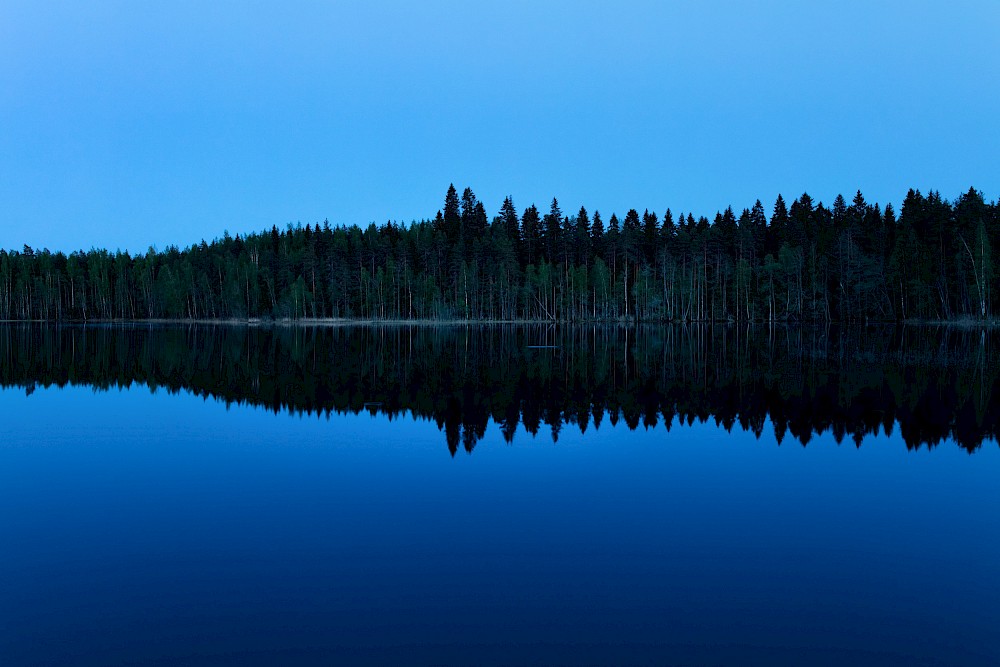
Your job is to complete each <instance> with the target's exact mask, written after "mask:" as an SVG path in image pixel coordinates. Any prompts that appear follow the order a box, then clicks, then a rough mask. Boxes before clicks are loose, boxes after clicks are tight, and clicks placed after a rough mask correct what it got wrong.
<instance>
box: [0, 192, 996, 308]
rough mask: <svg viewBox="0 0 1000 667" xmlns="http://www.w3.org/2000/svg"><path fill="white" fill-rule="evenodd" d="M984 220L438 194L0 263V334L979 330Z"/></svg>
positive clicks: (979, 200)
mask: <svg viewBox="0 0 1000 667" xmlns="http://www.w3.org/2000/svg"><path fill="white" fill-rule="evenodd" d="M995 250H1000V206H998V205H997V204H991V203H988V202H986V201H985V200H984V199H983V196H982V194H981V193H979V192H977V191H976V190H974V189H970V190H969V191H968V192H966V193H965V194H963V195H961V196H960V197H958V198H957V199H956V200H955V201H954V202H949V201H947V200H945V199H943V198H942V197H941V196H940V195H939V194H938V193H936V192H933V191H932V192H930V193H929V194H928V195H926V196H925V195H923V194H921V193H920V192H918V191H913V190H911V191H910V192H909V193H908V194H907V195H906V198H905V200H904V201H903V205H902V208H901V209H900V212H899V216H898V217H897V215H896V212H895V211H894V210H893V208H892V207H891V205H886V207H885V208H884V209H882V208H880V207H879V206H878V205H877V204H870V203H868V202H866V201H865V198H864V197H863V196H862V195H861V193H860V192H858V193H857V195H856V196H855V197H854V198H853V200H852V201H851V202H850V203H848V202H847V201H846V200H845V199H844V198H843V197H837V199H836V200H835V201H834V202H833V204H832V205H831V206H829V207H828V206H824V205H823V204H822V203H821V202H820V203H817V202H814V201H813V200H812V198H811V197H809V195H808V194H803V195H802V196H800V197H799V198H798V199H796V200H794V201H792V202H791V204H787V205H786V203H785V200H784V199H783V198H782V197H780V196H779V197H778V198H777V200H776V201H775V203H774V205H773V207H772V208H771V209H770V213H769V214H768V213H767V212H766V211H765V207H764V205H763V204H762V203H761V202H760V201H759V200H758V201H757V202H755V203H754V204H753V205H752V206H751V207H749V208H745V209H743V211H742V212H739V213H737V212H736V211H734V210H733V209H732V208H727V209H726V210H725V211H724V212H720V213H717V214H716V215H715V217H714V220H711V221H710V220H709V219H708V218H706V217H699V218H695V216H694V215H692V214H687V215H685V214H683V213H680V214H675V213H674V212H672V211H671V210H670V209H666V210H665V211H663V212H662V213H661V214H658V213H657V212H654V211H649V210H646V211H644V212H643V213H641V214H640V213H639V212H638V211H637V210H635V209H632V210H630V211H628V212H627V213H626V214H625V215H624V217H623V218H621V219H619V218H618V216H617V215H611V216H610V217H608V218H607V219H606V220H605V219H604V218H602V217H601V215H600V213H599V212H597V211H594V212H593V213H590V212H588V211H587V210H586V209H584V208H581V209H580V210H579V211H577V212H575V213H572V212H568V214H567V213H564V212H563V211H562V209H561V208H560V206H559V203H558V202H557V201H556V200H555V199H553V200H552V203H551V205H550V206H549V208H548V212H547V213H546V212H545V211H544V209H543V210H542V211H539V210H538V209H537V208H536V207H535V206H534V205H532V206H529V207H528V208H526V209H524V210H523V211H521V212H518V210H517V209H516V208H515V206H514V203H513V202H512V201H511V200H510V198H507V199H506V200H505V201H504V203H503V205H502V206H501V207H500V210H499V211H498V213H497V215H496V216H494V217H493V218H492V219H490V218H489V217H488V216H487V212H486V209H485V207H484V205H483V203H482V202H480V201H478V200H477V198H476V196H475V195H474V194H473V193H472V191H471V190H470V189H468V188H466V190H465V192H464V193H463V194H462V196H461V197H459V195H458V192H457V191H456V190H455V189H454V188H453V187H452V188H449V190H448V193H447V195H446V197H445V202H444V208H443V211H439V212H438V214H437V216H436V217H435V218H434V219H433V220H424V221H420V222H413V223H412V224H409V225H399V224H395V223H387V224H385V225H382V226H376V225H374V224H372V225H369V226H368V227H367V228H364V229H363V228H361V227H357V226H353V227H331V226H330V225H328V224H325V223H324V224H322V225H315V226H313V225H306V226H305V227H302V226H298V227H294V228H293V227H291V226H289V228H288V229H286V230H278V229H277V228H272V229H271V231H270V232H265V233H262V234H249V235H246V236H243V237H241V236H239V235H237V236H236V237H235V238H234V237H231V236H229V235H228V234H227V235H225V236H224V237H223V238H222V239H219V240H216V241H214V242H212V243H205V242H204V241H202V243H201V244H198V245H193V246H191V247H189V248H185V249H183V250H181V249H178V248H176V247H170V248H167V249H166V250H165V251H162V252H154V251H153V250H150V251H149V252H147V253H144V254H138V255H134V256H133V255H130V254H128V253H125V252H114V253H111V252H108V251H106V250H91V251H89V252H82V251H81V252H74V253H71V254H69V255H65V254H63V253H52V252H49V251H48V250H37V249H32V248H29V247H27V246H25V247H24V249H23V251H11V252H7V251H3V250H0V319H17V320H28V319H37V320H50V321H51V320H97V319H103V320H110V319H121V320H127V319H156V318H181V319H195V320H197V319H220V318H247V317H291V318H325V317H344V318H365V319H413V318H422V319H434V318H437V319H440V318H464V319H474V320H487V319H488V320H518V319H520V320H558V321H564V322H565V321H584V320H588V321H595V320H605V321H607V320H628V321H635V320H641V321H673V322H686V321H771V322H774V321H803V320H812V321H825V322H828V321H840V322H844V321H871V320H906V319H937V320H944V319H952V318H958V317H971V318H978V319H986V318H992V317H994V316H995V315H996V310H995V307H994V306H993V302H992V294H993V293H995V292H996V290H997V289H998V288H1000V285H998V281H1000V272H996V271H995V270H994V258H995V254H994V253H995Z"/></svg>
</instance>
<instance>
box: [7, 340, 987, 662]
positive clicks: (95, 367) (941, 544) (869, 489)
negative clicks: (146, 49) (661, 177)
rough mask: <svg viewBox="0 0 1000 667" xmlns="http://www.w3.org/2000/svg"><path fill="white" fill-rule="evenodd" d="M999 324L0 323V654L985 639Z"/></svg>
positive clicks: (542, 652)
mask: <svg viewBox="0 0 1000 667" xmlns="http://www.w3.org/2000/svg"><path fill="white" fill-rule="evenodd" d="M995 344H996V341H995V340H993V336H992V335H989V334H982V333H981V332H955V331H947V330H924V329H921V330H913V329H889V330H884V329H869V330H848V331H832V330H796V329H769V328H757V329H739V330H737V329H733V328H716V329H714V330H712V329H683V328H674V329H638V330H635V329H630V330H625V329H604V328H586V329H584V328H537V327H536V328H532V327H522V328H501V327H493V328H489V327H484V328H465V327H462V328H443V329H432V328H393V329H378V328H373V327H352V328H341V329H304V328H285V329H282V328H274V329H268V328H260V329H246V328H227V327H223V328H206V327H153V328H150V327H103V328H82V327H81V328H63V329H55V328H42V327H31V326H18V327H5V328H2V329H0V385H3V387H5V388H4V389H3V390H2V391H0V406H2V408H0V409H2V410H3V414H4V415H5V417H6V418H5V426H6V428H5V429H4V432H3V434H2V435H0V507H2V508H3V509H2V510H0V534H2V535H3V536H4V546H3V549H2V550H0V571H2V572H3V573H4V574H3V578H2V580H3V585H2V588H3V594H2V595H0V619H2V620H3V622H2V624H0V658H3V660H2V662H3V663H4V664H32V663H41V664H59V663H67V662H76V663H80V662H84V663H100V664H119V663H126V664H127V663H132V662H154V663H155V662H156V661H162V662H164V663H176V662H182V663H183V662H187V663H194V664H201V663H219V662H222V663H226V662H229V663H233V664H236V663H239V664H246V663H248V662H250V663H253V662H257V663H274V662H288V661H290V660H299V661H305V662H327V663H328V662H335V661H336V662H356V663H383V664H384V663H397V662H400V661H407V662H418V663H435V664H442V663H443V664H467V663H499V664H510V663H515V664H523V663H529V664H530V663H563V664H608V663H618V664H623V663H624V664H628V663H635V664H664V663H666V664H670V663H675V664H692V663H695V664H702V663H711V664H746V663H758V664H774V663H784V664H802V663H804V662H808V663H821V664H822V663H827V664H843V663H845V662H849V663H855V664H857V663H879V664H887V663H888V664H991V663H995V662H996V661H997V660H1000V641H998V640H997V638H996V635H997V633H996V627H998V622H1000V606H998V604H997V600H998V599H1000V597H998V596H1000V575H998V574H997V568H996V567H995V564H996V563H997V562H1000V540H998V535H1000V532H998V529H1000V502H998V501H1000V490H998V485H997V480H998V473H1000V450H998V447H997V444H996V441H995V432H996V419H997V414H998V410H997V406H996V401H997V396H998V394H997V392H995V391H994V389H996V388H997V381H998V369H997V367H996V366H997V362H996V361H994V360H993V355H991V354H990V352H991V350H992V348H993V346H995ZM803 444H805V445H806V446H803Z"/></svg>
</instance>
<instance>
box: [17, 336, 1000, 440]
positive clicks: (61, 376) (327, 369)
mask: <svg viewBox="0 0 1000 667" xmlns="http://www.w3.org/2000/svg"><path fill="white" fill-rule="evenodd" d="M997 335H998V334H997V333H994V332H992V331H982V330H962V329H951V328H934V327H888V328H884V327H868V328H860V327H857V328H844V329H836V328H805V327H802V328H799V327H788V328H786V327H767V326H756V327H754V326H750V327H746V326H742V327H734V326H715V327H710V326H706V327H683V326H671V327H639V328H617V327H604V326H598V327H571V326H565V327H556V326H468V327H417V326H399V327H375V326H350V327H229V326H220V327H210V326H179V325H169V326H145V325H142V326H140V325H134V326H110V325H109V326H98V327H94V326H89V327H48V326H40V325H10V326H4V327H0V383H2V385H3V386H5V387H11V386H18V387H24V388H25V389H26V390H27V391H29V392H30V391H32V390H33V389H34V388H35V387H36V386H37V385H42V386H50V385H56V386H63V385H66V384H84V385H89V386H93V387H94V388H96V389H108V388H111V387H127V386H130V385H132V384H134V383H139V384H143V385H147V386H149V387H151V388H153V389H159V388H162V389H166V390H168V391H170V392H177V391H181V390H185V391H191V392H193V393H195V394H197V395H200V396H205V397H208V396H211V397H215V398H218V399H221V400H224V401H226V403H227V404H230V403H236V404H249V405H255V406H260V407H264V408H267V409H269V410H272V411H274V412H275V413H278V412H291V413H298V414H310V415H315V414H320V415H324V414H325V415H329V414H330V413H355V414H357V413H359V412H361V411H362V410H367V411H370V412H373V413H377V414H381V415H386V416H388V417H390V418H394V417H397V416H400V415H403V414H410V413H412V414H413V415H416V416H418V417H423V418H429V419H433V420H434V421H435V422H436V423H437V424H438V426H439V428H441V430H442V431H444V433H445V437H446V440H447V444H448V447H449V449H450V450H451V451H452V453H454V452H456V451H458V449H460V448H461V449H464V450H466V451H468V452H471V451H472V449H473V448H474V447H475V446H476V443H478V442H479V441H480V440H481V439H482V438H483V436H484V434H485V432H486V429H487V426H488V424H489V422H490V421H491V420H493V421H495V422H496V423H497V424H498V425H499V427H500V432H501V433H502V435H503V437H504V439H505V440H506V441H507V442H511V441H513V439H514V438H515V437H516V433H517V430H518V426H519V425H523V427H524V429H525V430H526V431H528V432H529V433H531V434H537V433H538V432H539V431H547V432H549V433H550V434H551V437H552V439H553V440H558V438H559V435H560V433H561V431H562V429H564V428H577V429H579V430H580V431H581V432H586V431H587V430H588V429H598V428H601V426H602V424H604V421H605V419H607V421H608V422H610V424H612V425H617V424H619V423H620V422H624V424H625V425H626V426H627V427H628V428H629V429H638V428H652V427H655V426H657V425H658V424H660V423H661V422H662V423H664V424H665V426H666V429H667V430H668V431H669V430H670V428H671V427H672V426H673V425H675V424H677V423H681V424H693V423H694V422H695V421H699V422H706V421H708V420H713V421H714V423H715V424H716V425H718V426H719V427H721V428H725V429H726V430H727V431H730V430H732V429H733V428H735V427H738V428H741V429H743V430H745V431H751V432H753V433H754V434H755V435H756V436H757V437H758V438H759V437H761V435H762V434H763V433H764V431H765V426H766V423H767V421H768V420H770V422H771V423H772V424H773V428H774V433H775V436H776V438H777V440H778V442H779V444H780V443H782V442H784V441H786V440H790V439H794V440H796V441H798V442H800V443H802V444H803V445H806V444H808V443H809V442H810V440H811V439H812V438H813V437H814V436H815V435H817V434H821V433H825V432H827V431H829V432H831V433H832V434H833V436H834V438H835V439H836V441H837V442H838V443H840V442H843V441H844V440H845V439H847V438H849V439H850V440H851V441H853V442H854V443H855V444H856V445H858V446H860V444H861V443H862V442H863V440H864V439H865V437H866V436H868V435H871V434H877V433H879V432H884V433H892V432H893V429H894V428H897V427H898V428H899V432H900V434H901V436H902V438H903V440H904V441H905V442H906V444H907V446H908V447H909V448H917V447H921V446H923V445H927V446H933V445H936V444H938V443H940V442H942V441H944V440H954V441H955V442H956V443H958V444H959V445H960V446H962V447H964V448H965V449H967V450H969V451H970V452H971V451H974V450H975V449H977V448H978V447H979V446H981V444H982V443H983V442H984V440H987V439H993V440H996V434H997V417H998V415H1000V406H998V404H997V398H996V396H997V393H996V392H995V391H994V389H995V388H996V385H997V381H998V377H1000V363H998V362H997V361H996V360H995V359H994V355H992V354H991V353H990V350H991V348H992V347H993V346H994V345H995V344H996V338H997Z"/></svg>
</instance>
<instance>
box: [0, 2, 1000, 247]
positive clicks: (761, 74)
mask: <svg viewBox="0 0 1000 667" xmlns="http://www.w3.org/2000/svg"><path fill="white" fill-rule="evenodd" d="M997 35H1000V3H998V2H996V1H995V0H984V1H981V2H963V1H953V2H949V3H943V2H919V1H918V2H914V1H909V2H902V1H900V2H872V1H868V2H853V1H852V2H838V3H813V2H777V1H772V2H767V1H761V2H749V1H747V2H724V1H719V0H714V1H706V2H685V3H680V2H627V3H611V2H512V1H510V0H507V1H505V2H498V3H486V2H450V3H442V2H372V1H368V2H363V3H362V2H358V3H353V2H324V3H305V2H286V3H280V4H279V3H269V4H265V3H254V2H248V1H246V0H241V1H239V2H210V3H207V2H200V1H192V2H184V1H180V0H176V1H174V0H171V1H170V2H161V3H153V2H131V1H123V2H103V1H97V0H92V1H90V2H65V3H55V2H40V1H39V0H29V1H22V0H3V2H2V3H0V247H7V248H11V247H13V248H18V249H19V248H20V247H21V246H22V245H23V244H25V243H27V244H29V245H32V246H34V247H39V248H40V247H49V248H51V249H53V250H56V249H60V250H72V249H76V248H90V247H91V246H103V247H110V248H112V249H114V248H122V249H128V250H131V251H144V250H145V249H146V248H147V247H148V246H150V245H155V246H157V247H159V248H161V249H162V248H163V247H165V246H166V245H168V244H178V245H181V246H184V245H187V244H190V243H193V242H197V241H199V240H201V239H202V238H206V239H212V238H214V237H217V236H220V235H221V234H222V232H223V231H224V230H229V231H230V232H231V233H234V234H235V233H242V232H248V231H256V230H262V229H265V228H270V226H271V225H272V224H277V225H279V226H284V225H285V224H287V223H289V222H292V223H294V222H302V223H303V224H304V223H309V222H316V221H322V220H323V219H324V218H328V219H329V220H330V221H331V222H332V223H347V224H351V223H359V224H366V223H368V222H370V221H378V222H383V221H385V220H387V219H390V218H391V219H396V220H406V221H408V220H411V219H414V218H422V217H431V216H433V214H434V212H435V211H437V210H438V209H439V208H440V207H441V204H442V200H443V197H444V192H445V190H446V188H447V186H448V184H449V183H450V182H454V183H455V184H456V186H458V187H459V189H461V188H463V187H465V186H466V185H468V186H471V187H472V188H473V190H474V191H475V192H476V194H477V195H478V196H479V198H480V199H481V200H483V201H484V203H485V204H486V207H487V210H488V211H489V212H490V214H491V215H492V214H493V213H495V212H496V211H497V209H498V208H499V205H500V203H501V201H502V199H503V197H504V196H505V195H507V194H510V195H512V196H513V197H514V201H515V204H517V206H518V208H519V209H523V208H524V207H526V206H527V205H529V204H531V203H532V202H534V203H536V204H538V205H539V206H546V207H547V205H548V202H549V201H550V200H551V198H552V197H553V196H557V197H558V198H559V200H560V202H561V204H562V206H563V210H565V211H567V212H569V211H573V210H576V208H578V207H579V206H580V205H581V204H583V205H586V206H587V207H588V209H590V210H593V209H594V208H599V209H600V210H601V211H602V212H603V213H604V214H605V215H607V214H609V213H610V212H612V211H617V212H619V214H620V213H622V212H624V211H625V210H627V209H628V208H630V207H635V208H638V209H640V210H641V209H643V208H647V207H648V208H650V209H654V210H656V211H658V212H660V213H662V211H663V210H664V209H666V207H668V206H670V207H672V208H673V210H674V212H675V213H676V212H678V211H681V210H683V211H692V210H693V211H694V212H695V213H696V214H702V213H704V214H706V215H712V214H714V212H715V211H716V210H718V209H720V208H724V207H726V206H727V205H729V204H732V205H733V206H734V207H736V208H737V209H740V208H742V207H744V206H749V205H751V204H752V203H753V201H754V200H755V199H756V198H758V197H760V198H761V199H762V200H763V201H764V202H765V204H766V205H767V207H768V208H770V206H771V204H772V203H773V201H774V197H775V195H777V193H779V192H781V193H783V194H785V195H786V197H787V196H797V195H798V194H801V193H802V192H803V191H808V192H809V193H810V194H811V195H812V196H813V197H814V198H816V199H821V200H823V201H825V202H827V203H829V202H830V201H832V199H833V198H834V196H836V194H837V193H839V192H842V193H844V194H845V195H848V196H850V195H851V194H852V193H853V192H854V191H855V190H857V189H858V188H860V189H861V190H862V192H864V193H865V195H866V197H867V198H868V199H869V201H873V200H877V201H880V202H886V201H892V202H895V203H897V204H898V202H899V201H901V199H902V197H903V195H904V194H905V193H906V190H907V188H909V187H917V188H920V189H923V190H927V189H937V190H940V191H941V193H942V194H943V195H944V196H945V197H948V198H954V197H955V196H957V195H958V194H959V193H961V192H962V191H964V190H966V189H968V187H969V186H975V187H977V188H979V189H980V190H982V191H983V192H984V194H985V195H986V197H987V199H991V200H992V199H995V198H996V197H997V195H998V193H1000V124H998V120H1000V46H998V38H997Z"/></svg>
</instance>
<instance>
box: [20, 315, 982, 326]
mask: <svg viewBox="0 0 1000 667" xmlns="http://www.w3.org/2000/svg"><path fill="white" fill-rule="evenodd" d="M16 324H40V325H49V326H73V327H79V326H91V325H93V326H108V325H122V326H139V325H149V326H154V325H156V326H160V325H187V326H192V325H197V326H231V327H241V326H242V327H359V326H385V327H470V326H528V325H546V326H616V327H620V326H627V327H651V326H661V327H675V326H727V327H728V326H761V327H768V326H782V327H795V326H799V327H822V326H838V327H843V326H847V327H870V326H876V327H884V326H918V327H944V328H955V329H995V328H998V327H1000V320H971V319H965V318H963V319H956V320H899V321H894V320H878V321H865V322H822V321H795V322H790V321H773V322H770V321H767V320H759V321H757V320H755V321H750V322H747V321H741V322H736V321H727V320H690V321H635V320H620V319H614V320H600V319H598V320H576V321H573V320H537V319H536V320H531V319H525V320H521V319H518V320H469V319H460V318H450V319H426V318H425V319H395V318H393V319H361V318H346V317H340V318H338V317H329V318H297V319H291V318H284V319H271V318H247V319H244V318H197V319H176V318H152V319H134V320H133V319H110V320H105V319H93V320H0V325H16Z"/></svg>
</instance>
